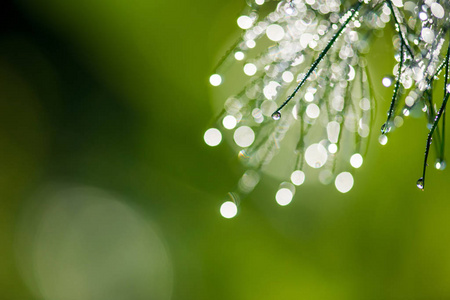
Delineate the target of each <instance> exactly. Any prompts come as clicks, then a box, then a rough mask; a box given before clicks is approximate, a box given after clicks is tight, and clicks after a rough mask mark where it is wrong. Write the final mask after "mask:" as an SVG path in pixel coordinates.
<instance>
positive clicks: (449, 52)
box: [417, 44, 450, 190]
mask: <svg viewBox="0 0 450 300" xmlns="http://www.w3.org/2000/svg"><path fill="white" fill-rule="evenodd" d="M449 56H450V44H449V47H448V49H447V56H446V58H445V80H444V82H445V85H444V100H443V101H442V104H441V107H440V108H439V111H438V113H437V115H436V117H435V119H434V122H433V126H432V127H431V129H430V132H429V133H428V138H427V145H426V148H425V159H424V162H423V173H422V178H420V179H419V181H418V183H417V186H418V187H419V188H421V189H422V190H423V189H424V188H425V173H426V169H427V160H428V154H429V151H430V145H431V140H432V138H433V133H434V131H435V130H436V127H437V125H438V123H439V120H440V119H441V116H442V115H443V112H444V111H445V107H446V106H447V101H448V98H449V96H450V93H449V92H448V91H447V82H448V65H449Z"/></svg>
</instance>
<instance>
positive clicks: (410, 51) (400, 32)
mask: <svg viewBox="0 0 450 300" xmlns="http://www.w3.org/2000/svg"><path fill="white" fill-rule="evenodd" d="M386 3H387V4H388V6H389V9H390V10H391V12H392V17H393V18H394V23H395V26H397V29H398V32H399V36H400V40H401V43H402V44H403V45H404V46H405V48H406V51H408V54H409V55H410V56H411V59H413V58H414V54H413V52H412V50H411V48H410V47H409V46H408V43H407V41H406V38H405V34H404V32H403V30H402V28H401V27H400V22H399V21H398V19H397V15H396V14H395V10H394V6H393V5H392V1H391V0H386Z"/></svg>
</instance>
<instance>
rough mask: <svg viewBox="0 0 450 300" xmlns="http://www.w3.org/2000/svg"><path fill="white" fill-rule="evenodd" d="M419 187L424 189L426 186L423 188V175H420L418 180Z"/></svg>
mask: <svg viewBox="0 0 450 300" xmlns="http://www.w3.org/2000/svg"><path fill="white" fill-rule="evenodd" d="M417 187H418V188H419V189H421V190H422V191H423V190H424V188H423V177H420V178H419V180H417Z"/></svg>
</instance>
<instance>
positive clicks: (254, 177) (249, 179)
mask: <svg viewBox="0 0 450 300" xmlns="http://www.w3.org/2000/svg"><path fill="white" fill-rule="evenodd" d="M258 182H259V174H258V172H256V171H254V170H247V171H246V172H245V173H244V175H242V177H241V179H240V180H239V184H238V185H239V188H240V190H241V191H243V192H244V193H250V192H251V191H252V190H253V189H254V188H255V187H256V185H257V184H258Z"/></svg>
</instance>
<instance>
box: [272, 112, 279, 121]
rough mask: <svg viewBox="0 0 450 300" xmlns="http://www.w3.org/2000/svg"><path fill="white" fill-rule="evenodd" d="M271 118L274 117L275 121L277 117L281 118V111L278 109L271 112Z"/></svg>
mask: <svg viewBox="0 0 450 300" xmlns="http://www.w3.org/2000/svg"><path fill="white" fill-rule="evenodd" d="M272 119H274V120H275V121H278V120H279V119H281V113H280V112H279V111H276V112H274V113H273V114H272Z"/></svg>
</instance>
